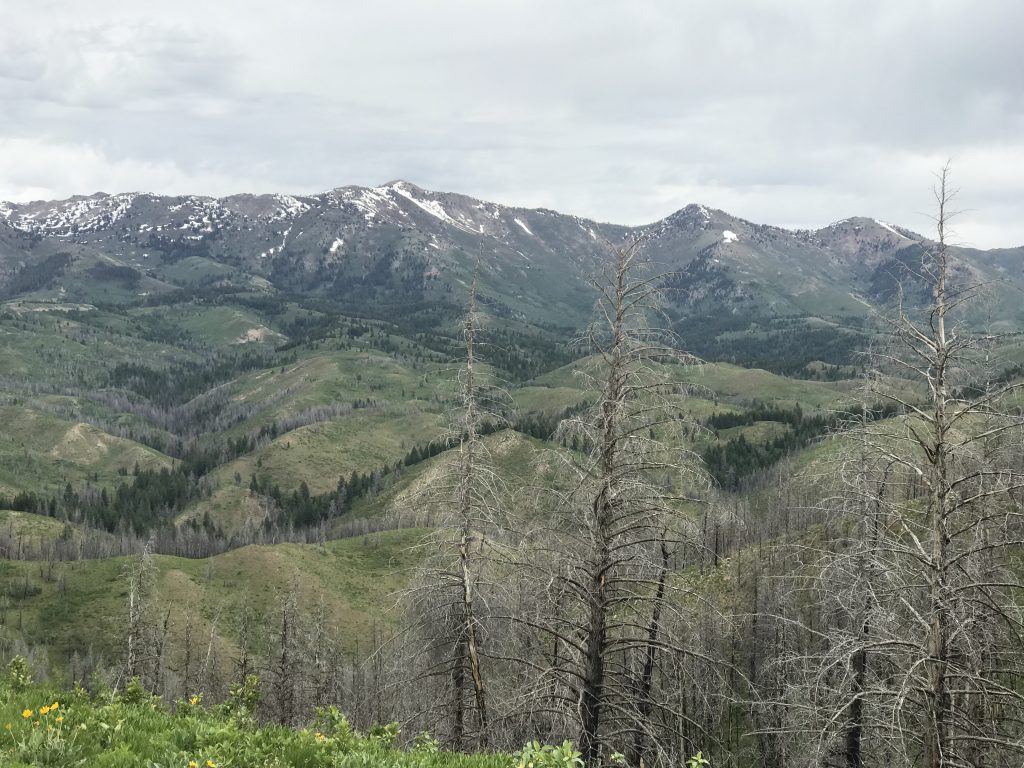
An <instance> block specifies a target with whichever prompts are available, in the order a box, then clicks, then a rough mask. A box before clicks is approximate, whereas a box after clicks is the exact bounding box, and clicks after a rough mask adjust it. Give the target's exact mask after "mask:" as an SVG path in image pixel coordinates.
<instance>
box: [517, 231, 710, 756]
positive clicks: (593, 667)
mask: <svg viewBox="0 0 1024 768" xmlns="http://www.w3.org/2000/svg"><path fill="white" fill-rule="evenodd" d="M642 245H643V243H642V241H641V240H636V241H633V242H631V243H629V244H627V245H625V246H622V247H613V248H611V255H612V259H611V263H610V265H609V270H608V273H607V274H605V275H602V276H599V277H598V278H597V279H595V281H594V284H595V288H596V289H597V291H598V293H599V299H598V302H597V310H596V313H595V314H596V320H595V322H594V323H593V324H592V326H591V327H590V328H589V329H588V331H587V333H586V335H585V336H584V337H583V339H582V341H583V343H584V345H585V349H586V351H588V352H591V353H592V356H591V357H589V358H587V359H586V360H585V361H584V362H583V363H582V364H581V365H580V366H579V373H580V376H581V377H582V378H583V379H584V380H585V382H586V384H587V386H588V388H589V389H590V390H591V391H592V392H593V394H594V399H593V402H594V405H593V407H592V408H591V409H590V410H589V411H588V412H586V413H583V414H581V415H579V416H577V417H573V418H570V419H568V420H566V421H564V422H563V423H562V425H561V426H560V428H559V432H558V437H559V438H560V439H561V440H562V441H563V444H565V445H567V446H571V445H577V446H583V447H584V449H583V450H580V451H571V450H570V451H565V452H562V453H561V454H558V456H559V457H560V460H561V462H562V466H564V468H565V469H566V470H567V471H566V479H567V483H566V488H567V490H564V491H563V490H559V489H557V488H556V489H550V490H549V492H548V494H547V497H548V504H547V509H546V510H545V515H546V517H547V518H548V520H549V522H546V523H540V524H539V527H538V529H537V530H536V532H535V533H534V534H532V535H530V536H527V537H526V538H525V539H524V542H523V559H524V563H525V564H528V567H529V570H530V571H531V572H533V573H535V574H536V577H535V578H536V582H537V583H538V584H539V585H540V587H541V589H540V590H539V592H538V594H537V595H536V596H535V597H534V598H533V601H534V602H535V603H536V607H535V608H533V609H532V611H529V612H528V613H527V615H526V616H524V617H522V618H521V625H522V627H523V628H524V629H526V630H529V631H532V632H534V633H538V634H540V635H542V636H547V637H548V638H550V641H551V642H553V643H554V647H555V649H556V653H557V655H558V656H559V658H558V663H557V666H555V665H554V664H548V663H545V660H542V659H539V660H534V661H532V662H531V663H532V664H533V665H534V667H535V668H536V669H537V670H538V673H539V675H540V677H541V679H542V680H552V681H554V682H555V685H553V686H548V687H547V689H546V695H547V696H548V697H549V698H548V701H549V704H548V710H549V717H550V718H552V719H554V720H555V724H554V728H555V729H556V730H557V728H558V727H559V725H558V723H559V722H560V723H561V726H560V727H562V728H565V729H566V730H570V732H571V729H574V730H575V733H574V734H571V735H573V736H575V738H576V739H578V746H579V749H580V751H581V753H582V756H583V760H584V761H585V763H586V764H587V765H588V766H597V765H600V764H601V761H602V760H603V759H605V758H606V757H608V756H609V755H610V754H611V753H612V752H614V751H617V750H618V749H619V748H620V747H621V748H622V749H626V750H628V751H629V755H628V757H629V759H630V761H631V762H634V761H635V763H636V764H641V763H645V764H647V765H653V764H656V763H658V762H659V761H664V762H667V759H666V755H667V754H668V753H667V749H668V744H669V743H670V742H672V741H673V739H672V738H666V734H665V732H663V731H659V730H658V729H657V726H656V723H658V722H666V723H668V722H673V723H674V722H677V719H676V718H674V717H669V716H667V715H669V714H670V713H668V712H666V711H665V710H666V707H667V706H668V705H667V703H666V702H667V699H666V697H663V696H658V695H656V688H657V681H656V677H664V675H659V674H658V673H659V672H660V671H661V669H662V664H663V663H665V664H667V663H668V662H669V660H670V659H672V658H675V656H676V654H677V653H679V652H682V653H685V652H686V648H685V643H684V642H683V641H681V640H679V636H678V635H677V636H676V637H671V636H669V635H668V633H667V627H668V626H678V625H679V620H678V619H679V612H680V608H679V595H678V594H677V588H676V587H675V586H674V585H673V583H672V579H671V574H670V572H669V570H670V569H669V559H670V556H671V553H672V551H673V550H674V549H675V548H676V547H677V546H678V545H679V544H680V543H681V542H682V541H684V540H685V541H687V542H692V541H693V540H695V539H696V536H694V535H693V532H692V531H690V530H689V524H688V518H687V515H686V514H685V513H683V512H682V511H681V502H682V501H683V498H681V497H684V496H685V495H686V492H687V491H691V490H693V489H694V488H695V487H697V486H698V485H701V484H703V483H704V477H703V474H702V473H701V472H700V471H699V468H698V467H699V461H698V460H697V459H696V457H694V456H692V455H691V454H689V453H688V452H687V451H686V449H685V448H684V447H683V446H684V445H685V443H684V442H683V440H682V439H681V435H679V434H678V432H679V429H680V427H681V426H682V422H681V421H680V419H679V410H680V409H679V402H678V400H675V399H674V398H675V397H676V396H677V395H678V393H679V391H680V390H681V385H680V378H681V377H679V376H677V375H676V374H677V372H678V370H679V368H680V366H684V365H689V364H691V363H693V362H695V361H694V358H692V357H691V356H690V355H688V354H686V353H685V352H682V351H681V349H680V345H679V343H678V341H677V340H676V339H675V338H673V337H672V336H671V335H670V334H667V333H665V332H662V331H658V330H655V329H652V328H651V327H650V325H649V324H648V320H649V318H650V317H651V316H653V315H654V314H655V313H657V311H658V300H659V297H660V292H661V286H662V285H663V283H664V276H663V275H660V274H655V273H654V272H653V271H651V270H650V267H649V265H648V264H647V263H646V261H645V259H644V257H643V254H642ZM666 478H668V481H666ZM548 642H549V641H545V643H544V645H545V646H547V645H548Z"/></svg>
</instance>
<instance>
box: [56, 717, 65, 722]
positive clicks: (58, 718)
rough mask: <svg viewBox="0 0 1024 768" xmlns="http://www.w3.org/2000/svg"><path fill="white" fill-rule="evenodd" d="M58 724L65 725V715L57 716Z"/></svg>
mask: <svg viewBox="0 0 1024 768" xmlns="http://www.w3.org/2000/svg"><path fill="white" fill-rule="evenodd" d="M57 722H58V723H63V722H64V715H57Z"/></svg>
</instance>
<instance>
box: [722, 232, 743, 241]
mask: <svg viewBox="0 0 1024 768" xmlns="http://www.w3.org/2000/svg"><path fill="white" fill-rule="evenodd" d="M739 240H740V237H739V235H737V234H736V233H735V232H733V231H732V230H730V229H723V230H722V242H723V243H738V242H739Z"/></svg>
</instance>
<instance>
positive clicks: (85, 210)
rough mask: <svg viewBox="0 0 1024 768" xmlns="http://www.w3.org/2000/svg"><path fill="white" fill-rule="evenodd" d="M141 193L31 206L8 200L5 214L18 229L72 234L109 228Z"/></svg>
mask: <svg viewBox="0 0 1024 768" xmlns="http://www.w3.org/2000/svg"><path fill="white" fill-rule="evenodd" d="M136 197H138V193H135V192H125V193H122V194H119V195H94V196H92V197H78V198H71V199H69V200H62V201H59V202H55V203H49V204H47V205H48V207H44V208H36V210H32V211H31V212H28V211H29V210H31V208H32V206H33V204H32V203H27V204H24V205H14V206H12V205H9V204H5V207H4V214H3V215H4V218H5V219H7V221H8V222H9V223H10V224H11V226H12V227H14V228H15V229H18V230H21V231H22V232H28V233H30V234H46V235H53V236H55V237H69V236H70V235H73V234H82V233H86V232H96V231H98V230H101V229H106V228H107V227H110V226H112V225H113V224H114V222H116V221H118V220H119V219H121V218H122V217H123V216H124V215H125V214H126V213H127V212H128V209H129V208H131V206H132V203H133V202H134V201H135V198H136Z"/></svg>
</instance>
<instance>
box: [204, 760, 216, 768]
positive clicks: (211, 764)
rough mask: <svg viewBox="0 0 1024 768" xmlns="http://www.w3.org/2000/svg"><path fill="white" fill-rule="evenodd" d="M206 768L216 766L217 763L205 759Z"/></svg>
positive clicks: (214, 767)
mask: <svg viewBox="0 0 1024 768" xmlns="http://www.w3.org/2000/svg"><path fill="white" fill-rule="evenodd" d="M206 768H217V764H216V763H215V762H213V760H207V761H206Z"/></svg>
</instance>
